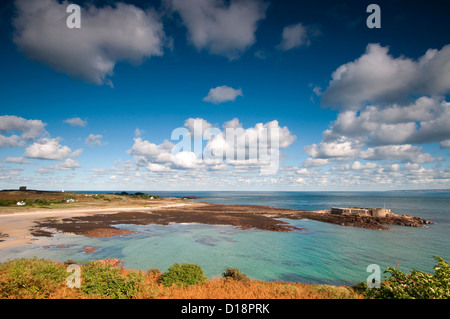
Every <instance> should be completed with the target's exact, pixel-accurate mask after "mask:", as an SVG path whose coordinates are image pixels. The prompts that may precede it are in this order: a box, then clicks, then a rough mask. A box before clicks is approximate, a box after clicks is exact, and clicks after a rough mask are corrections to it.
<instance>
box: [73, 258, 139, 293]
mask: <svg viewBox="0 0 450 319" xmlns="http://www.w3.org/2000/svg"><path fill="white" fill-rule="evenodd" d="M81 277H82V278H84V281H83V282H82V284H81V291H82V292H83V293H85V294H87V295H89V294H97V295H100V296H101V297H105V298H114V299H119V298H120V299H122V298H132V297H133V296H135V295H136V293H137V291H138V288H139V287H138V286H139V284H140V283H141V282H142V280H143V277H142V275H141V274H140V273H130V274H128V275H127V276H122V275H121V274H120V270H119V269H118V268H113V267H111V266H110V265H107V266H103V265H102V264H100V263H96V262H88V263H87V264H85V265H84V266H83V267H82V271H81Z"/></svg>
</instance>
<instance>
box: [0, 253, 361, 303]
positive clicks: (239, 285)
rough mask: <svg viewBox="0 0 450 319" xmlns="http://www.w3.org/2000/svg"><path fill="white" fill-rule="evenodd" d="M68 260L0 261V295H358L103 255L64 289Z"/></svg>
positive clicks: (231, 271) (347, 290) (230, 272)
mask: <svg viewBox="0 0 450 319" xmlns="http://www.w3.org/2000/svg"><path fill="white" fill-rule="evenodd" d="M70 263H72V261H70V262H66V263H64V264H63V263H57V262H53V261H50V260H46V259H36V258H32V259H16V260H12V261H8V262H5V263H2V264H0V298H14V299H15V298H27V299H40V298H45V299H68V298H70V299H75V298H140V299H143V298H145V299H149V298H150V299H153V298H171V299H207V298H211V299H222V298H234V299H275V298H283V299H289V298H296V299H305V298H306V299H335V298H361V297H362V296H361V295H360V294H359V293H355V292H354V291H353V289H352V288H350V287H334V286H326V285H305V284H300V283H282V282H263V281H258V280H252V279H248V278H247V277H246V276H245V275H243V274H242V273H240V272H239V271H238V270H237V269H232V268H229V269H227V270H226V271H225V272H224V274H223V275H222V277H221V278H213V279H210V280H207V279H206V277H204V274H203V270H202V269H201V268H200V267H199V266H197V265H192V264H175V265H173V266H171V267H170V268H169V269H168V270H167V271H166V272H164V273H161V272H160V271H159V270H158V269H150V270H148V271H145V272H144V271H133V270H127V269H124V268H121V267H119V261H118V260H115V259H109V260H108V259H107V260H103V261H91V262H88V263H85V264H82V265H81V287H80V288H68V286H67V278H68V276H69V275H70V273H67V272H66V269H67V266H68V265H69V264H70Z"/></svg>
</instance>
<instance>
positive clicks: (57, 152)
mask: <svg viewBox="0 0 450 319" xmlns="http://www.w3.org/2000/svg"><path fill="white" fill-rule="evenodd" d="M59 142H60V139H59V138H47V137H44V138H41V139H39V140H37V141H36V142H34V143H33V144H32V145H30V146H28V147H27V148H26V149H25V157H27V158H37V159H47V160H60V161H62V160H65V159H67V158H69V157H75V156H79V155H80V154H81V152H82V149H79V150H76V151H74V152H72V150H71V149H70V148H69V147H68V146H63V145H61V144H59Z"/></svg>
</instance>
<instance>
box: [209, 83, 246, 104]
mask: <svg viewBox="0 0 450 319" xmlns="http://www.w3.org/2000/svg"><path fill="white" fill-rule="evenodd" d="M238 96H244V95H243V93H242V89H233V88H232V87H229V86H226V85H222V86H218V87H216V88H212V89H210V90H209V92H208V95H207V96H206V97H204V98H203V101H204V102H211V103H214V104H220V103H224V102H230V101H233V102H234V101H235V100H236V98H237V97H238Z"/></svg>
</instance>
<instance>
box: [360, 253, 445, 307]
mask: <svg viewBox="0 0 450 319" xmlns="http://www.w3.org/2000/svg"><path fill="white" fill-rule="evenodd" d="M434 259H435V260H436V261H437V265H436V266H434V271H435V273H434V275H433V274H429V273H426V272H423V271H419V270H415V269H414V270H412V271H411V273H409V274H404V273H403V272H402V271H400V270H398V269H395V268H393V267H387V270H386V271H385V273H388V274H390V276H387V277H386V280H385V281H384V282H382V283H381V287H380V288H379V289H374V288H372V289H370V288H368V287H367V284H366V283H360V284H358V285H357V286H355V287H354V289H355V290H356V291H359V292H361V293H363V294H364V295H365V297H366V298H374V299H449V298H450V265H449V264H448V263H447V262H446V261H445V259H444V258H441V257H439V256H435V257H434Z"/></svg>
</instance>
